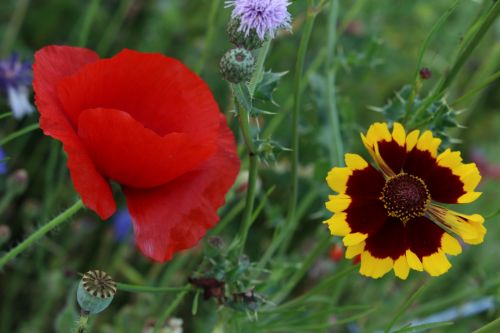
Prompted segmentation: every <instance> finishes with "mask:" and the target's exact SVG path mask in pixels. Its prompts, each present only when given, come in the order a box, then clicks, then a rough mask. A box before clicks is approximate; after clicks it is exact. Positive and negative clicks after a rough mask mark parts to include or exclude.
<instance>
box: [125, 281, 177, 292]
mask: <svg viewBox="0 0 500 333" xmlns="http://www.w3.org/2000/svg"><path fill="white" fill-rule="evenodd" d="M116 287H117V288H118V290H120V291H128V292H133V293H164V292H177V291H183V290H184V289H186V287H151V286H138V285H133V284H126V283H116Z"/></svg>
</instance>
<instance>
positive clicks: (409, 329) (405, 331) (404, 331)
mask: <svg viewBox="0 0 500 333" xmlns="http://www.w3.org/2000/svg"><path fill="white" fill-rule="evenodd" d="M450 325H453V322H451V321H442V322H438V323H428V324H420V325H415V326H405V327H403V328H400V329H399V330H396V331H392V333H417V332H425V331H427V330H430V329H433V328H438V327H444V326H450Z"/></svg>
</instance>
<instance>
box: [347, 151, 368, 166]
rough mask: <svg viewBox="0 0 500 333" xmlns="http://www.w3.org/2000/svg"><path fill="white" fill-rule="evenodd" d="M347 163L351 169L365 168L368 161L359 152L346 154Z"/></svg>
mask: <svg viewBox="0 0 500 333" xmlns="http://www.w3.org/2000/svg"><path fill="white" fill-rule="evenodd" d="M345 164H346V165H347V167H348V168H349V169H351V170H363V169H365V168H366V167H367V166H368V163H367V162H366V161H365V160H364V158H363V157H361V156H360V155H358V154H345Z"/></svg>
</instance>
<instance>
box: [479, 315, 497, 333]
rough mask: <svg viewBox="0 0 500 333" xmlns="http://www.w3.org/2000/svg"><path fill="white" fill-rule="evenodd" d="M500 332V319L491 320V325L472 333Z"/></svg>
mask: <svg viewBox="0 0 500 333" xmlns="http://www.w3.org/2000/svg"><path fill="white" fill-rule="evenodd" d="M494 332H500V318H497V319H495V320H493V321H492V322H491V323H489V324H487V325H485V326H483V327H481V328H480V329H477V330H475V331H474V332H472V333H494Z"/></svg>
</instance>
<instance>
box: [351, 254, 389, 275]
mask: <svg viewBox="0 0 500 333" xmlns="http://www.w3.org/2000/svg"><path fill="white" fill-rule="evenodd" d="M393 265H394V261H393V260H392V259H391V258H384V259H379V258H375V257H373V256H372V255H371V254H370V253H369V252H368V251H364V252H363V253H362V254H361V267H360V269H359V272H360V273H361V275H364V276H368V277H372V278H374V279H378V278H380V277H382V276H384V275H385V274H387V273H388V272H389V271H390V270H391V269H392V267H393Z"/></svg>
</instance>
